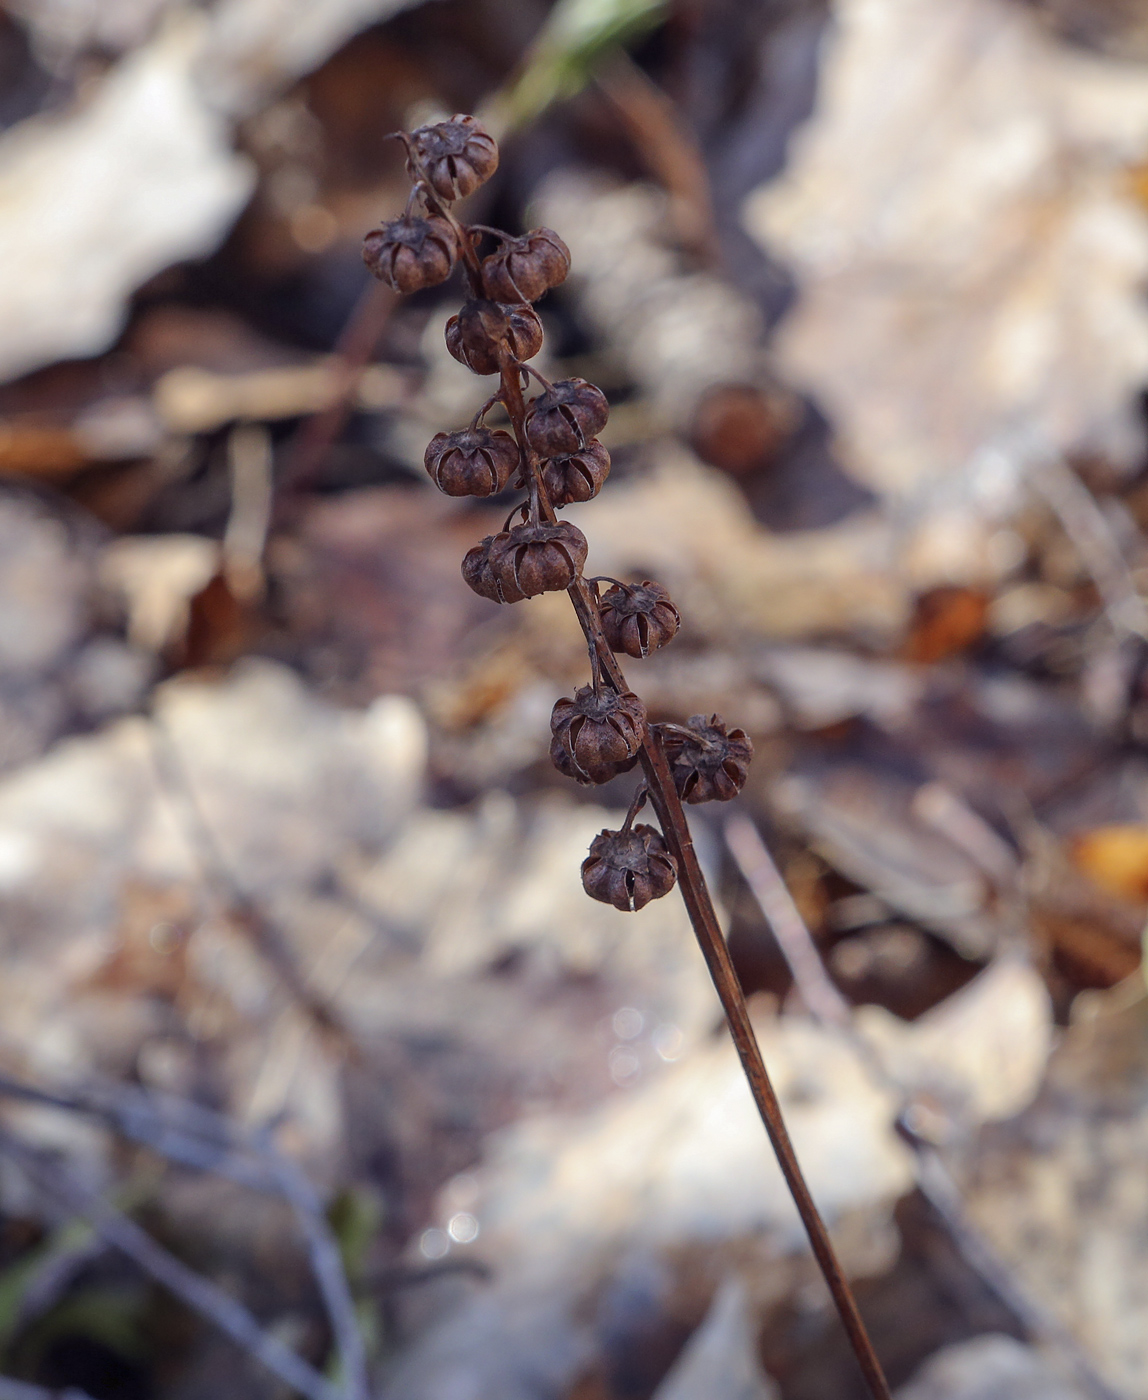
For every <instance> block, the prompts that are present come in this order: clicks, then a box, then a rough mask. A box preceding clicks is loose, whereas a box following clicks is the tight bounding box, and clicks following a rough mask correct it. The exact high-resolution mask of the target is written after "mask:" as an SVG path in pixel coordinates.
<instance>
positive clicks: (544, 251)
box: [482, 228, 570, 301]
mask: <svg viewBox="0 0 1148 1400" xmlns="http://www.w3.org/2000/svg"><path fill="white" fill-rule="evenodd" d="M569 271H570V249H569V248H567V246H566V244H565V243H563V241H562V240H561V238H559V237H558V235H557V234H556V233H555V232H554V230H553V229H549V228H536V229H532V230H531V231H530V232H529V233H524V234H523V235H522V237H521V238H507V239H505V240H504V241H503V243H502V245H501V246H500V247H499V249H498V251H497V252H494V253H491V254H490V256H489V257H488V258H485V259H483V264H482V282H483V286H484V287H485V288H486V294H487V296H489V297H493V298H494V300H495V301H537V300H538V298H539V297H540V296H542V294H543V293H544V292H547V291H549V290H550V288H551V287H557V286H558V285H559V284H560V283H562V282H565V281H566V274H567V273H568V272H569Z"/></svg>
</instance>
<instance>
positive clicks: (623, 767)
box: [550, 685, 646, 783]
mask: <svg viewBox="0 0 1148 1400" xmlns="http://www.w3.org/2000/svg"><path fill="white" fill-rule="evenodd" d="M550 732H551V734H552V735H553V736H554V737H553V739H552V741H551V744H550V757H551V759H552V760H553V763H554V766H555V768H557V769H558V771H559V772H560V773H563V774H565V775H566V777H568V778H574V779H575V780H576V781H577V782H580V783H608V782H609V781H610V779H611V778H616V777H617V776H618V774H619V773H628V772H629V771H630V769H631V768H633V766H634V764H635V763H637V761H638V750H639V749H640V748H641V747H642V740H643V739H644V738H645V737H646V707H645V705H643V704H642V702H641V701H640V700H639V699H638V697H637V696H636V695H635V694H634V693H633V691H630V690H625V691H616V690H609V689H607V688H605V687H602V688H601V689H600V690H598V689H595V688H594V687H593V686H590V685H586V686H583V687H582V688H581V689H580V690H576V691H575V692H574V698H573V700H567V699H565V698H563V699H561V700H559V701H558V702H557V704H556V705H555V706H554V710H553V713H552V714H551V716H550Z"/></svg>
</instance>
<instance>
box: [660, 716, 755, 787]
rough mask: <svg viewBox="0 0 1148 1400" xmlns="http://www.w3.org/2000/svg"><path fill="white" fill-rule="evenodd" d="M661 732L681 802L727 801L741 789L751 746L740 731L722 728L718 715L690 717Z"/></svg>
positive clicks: (741, 730) (746, 737)
mask: <svg viewBox="0 0 1148 1400" xmlns="http://www.w3.org/2000/svg"><path fill="white" fill-rule="evenodd" d="M661 732H662V742H663V744H664V747H665V751H666V758H667V759H668V760H669V764H670V772H671V773H672V774H673V779H674V786H675V787H676V788H677V790H678V796H679V797H680V798H681V799H682V801H683V802H714V801H716V802H728V801H729V800H730V798H731V797H736V796H737V795H738V793H739V792H740V791H741V790H742V788H743V787H744V786H745V780H746V778H747V777H748V776H749V761H750V759H751V758H752V757H753V744H752V743H751V742H750V740H749V737H748V735H747V734H746V732H745V730H744V729H726V727H725V723H724V721H723V720H722V717H721V716H720V715H710V716H708V717H707V716H706V715H691V716H690V718H689V720H688V721H687V722H686V724H684V725H677V724H672V725H664V726H663V727H662V731H661Z"/></svg>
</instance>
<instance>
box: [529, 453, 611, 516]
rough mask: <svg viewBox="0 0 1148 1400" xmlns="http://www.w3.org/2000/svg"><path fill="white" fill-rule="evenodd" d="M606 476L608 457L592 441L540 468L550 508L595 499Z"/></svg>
mask: <svg viewBox="0 0 1148 1400" xmlns="http://www.w3.org/2000/svg"><path fill="white" fill-rule="evenodd" d="M609 475H610V454H609V453H608V452H607V451H606V449H605V448H604V447H603V446H602V444H601V443H600V442H599V441H598V439H597V438H593V439H592V440H591V441H590V442H588V443H587V444H586V446H585V447H584V448H583V449H582V450H581V452H573V453H571V454H570V456H569V457H552V458H551V459H550V461H549V462H547V463H546V465H545V466H544V467H543V468H542V484H543V485H544V486H545V487H546V494H547V495H548V496H549V497H550V503H551V505H555V506H570V505H575V504H577V503H578V502H580V501H588V500H590V498H591V497H592V496H596V495H597V494H598V492H599V491H601V489H602V483H603V482H604V481H605V480H606V478H607V477H608V476H609Z"/></svg>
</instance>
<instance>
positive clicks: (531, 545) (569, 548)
mask: <svg viewBox="0 0 1148 1400" xmlns="http://www.w3.org/2000/svg"><path fill="white" fill-rule="evenodd" d="M585 562H586V536H585V535H584V534H583V533H582V531H581V530H579V529H576V528H575V527H574V526H573V525H567V524H566V523H565V522H562V523H560V524H558V525H531V524H526V525H516V526H515V527H514V529H513V530H508V531H507V532H506V533H505V534H502V535H496V536H495V539H494V543H493V544H492V545H491V549H490V568H491V572H492V574H493V576H494V579H495V582H496V583H497V585H498V587H499V589H500V590H501V592H502V594H503V597H502V601H503V602H506V603H513V602H517V601H518V598H520V597H523V598H533V597H534V596H535V595H536V594H538V593H557V592H559V591H560V590H561V589H563V588H569V587H570V585H571V584H572V583H573V582H574V580H575V579H576V578H577V577H578V575H579V574H580V573H581V572H582V565H583V564H584V563H585ZM472 586H473V585H472Z"/></svg>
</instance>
